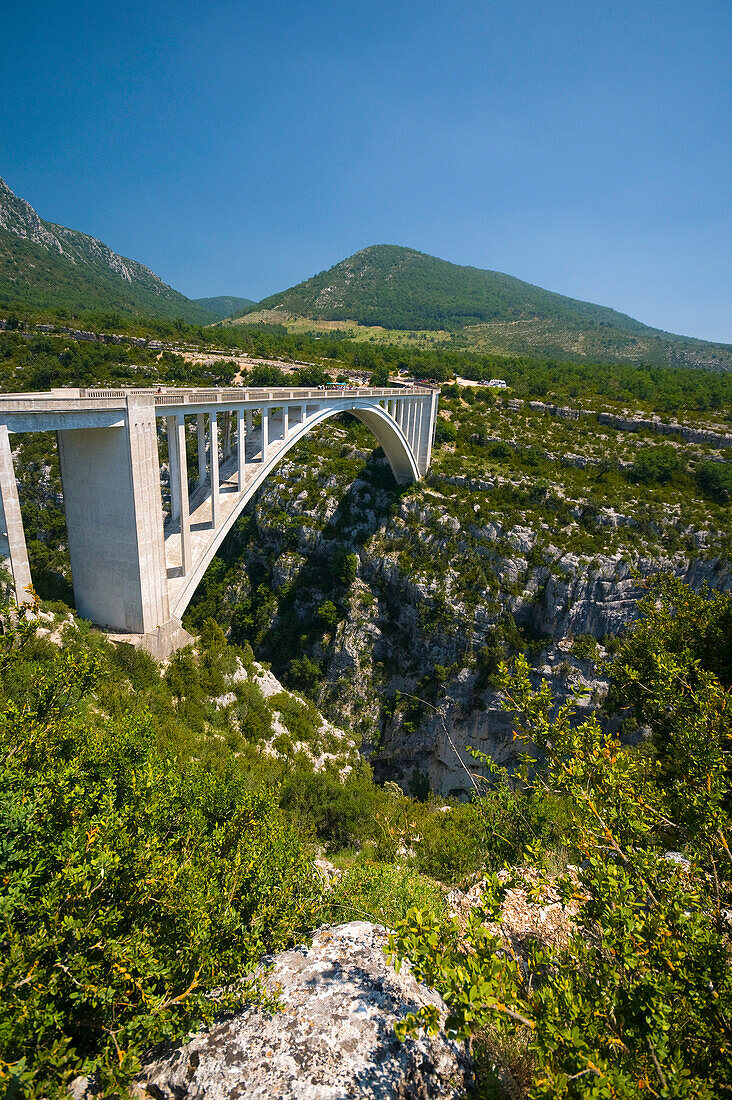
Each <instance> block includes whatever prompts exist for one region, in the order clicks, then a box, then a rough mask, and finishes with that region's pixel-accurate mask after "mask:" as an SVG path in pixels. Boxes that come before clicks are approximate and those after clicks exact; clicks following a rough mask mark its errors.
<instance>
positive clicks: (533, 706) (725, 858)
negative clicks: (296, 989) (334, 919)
mask: <svg viewBox="0 0 732 1100" xmlns="http://www.w3.org/2000/svg"><path fill="white" fill-rule="evenodd" d="M659 583H660V584H661V588H660V589H659V588H657V589H656V590H655V591H654V593H653V597H649V600H648V601H647V603H646V605H645V612H646V619H645V620H644V621H643V623H642V624H639V626H638V627H637V628H636V629H635V631H634V633H633V635H632V636H631V638H630V639H629V640H628V642H627V643H626V649H625V651H624V652H623V648H622V646H621V649H620V651H619V653H618V655H617V657H616V661H617V663H618V664H619V665H620V666H622V667H620V670H619V672H618V676H620V677H622V678H623V679H622V683H623V685H626V684H627V685H636V687H637V698H638V705H639V706H641V700H642V701H643V702H642V707H643V713H644V715H645V716H646V717H648V716H650V717H651V719H653V720H654V721H655V722H656V724H657V729H658V732H661V731H663V736H664V739H665V741H666V743H667V757H668V758H670V759H673V760H674V761H675V762H676V768H675V771H674V778H673V783H672V785H671V789H669V786H668V781H667V775H668V769H666V773H664V769H663V768H662V766H661V764H660V763H659V762H658V761H656V760H654V759H653V757H652V756H650V755H649V754H648V753H647V752H645V751H643V750H634V749H627V748H624V747H623V746H622V745H621V743H620V741H619V739H618V737H617V736H616V735H613V734H610V733H607V732H604V731H603V730H602V728H601V727H600V725H599V723H598V721H597V718H596V716H595V715H592V716H590V717H589V718H585V719H584V720H581V721H580V720H578V717H577V716H576V715H575V714H574V711H573V707H572V705H571V704H565V705H563V706H561V707H559V708H557V707H556V705H555V703H554V700H553V699H552V696H551V693H550V691H549V688H548V687H547V685H546V683H544V684H543V686H542V688H541V689H540V690H539V692H538V693H534V692H533V691H532V689H531V684H530V680H529V670H528V666H527V664H526V661H525V659H524V658H523V657H519V658H518V659H517V661H516V670H515V673H514V674H513V676H511V677H509V676H508V674H507V673H506V678H505V681H504V688H505V690H506V692H507V697H508V704H507V705H508V706H509V707H510V708H511V709H512V710H513V711H514V713H515V714H516V715H517V728H518V731H519V733H520V735H521V737H522V739H523V740H524V741H525V743H526V744H527V745H534V746H536V750H537V752H535V753H533V754H532V755H531V756H527V757H526V764H525V767H524V770H523V772H522V782H523V784H524V787H525V788H526V789H527V790H529V791H534V792H535V793H536V794H537V795H540V796H543V795H544V794H545V793H547V792H550V793H551V794H552V795H553V796H554V797H557V798H560V799H562V801H563V804H564V806H565V808H566V812H567V815H568V816H567V820H566V824H565V842H566V843H568V844H569V846H570V849H571V850H573V852H574V853H575V859H576V862H577V865H578V866H577V869H576V870H574V871H571V872H567V873H566V874H563V875H560V876H559V877H557V878H555V879H554V880H553V885H554V887H555V889H558V890H559V891H560V894H561V896H562V897H563V898H565V899H566V900H569V899H574V901H575V904H576V905H577V906H578V912H577V918H576V920H577V927H578V931H577V932H576V933H575V934H572V935H571V936H570V938H569V942H568V944H567V947H566V948H564V949H559V948H549V947H546V946H540V945H539V944H535V945H534V946H533V947H532V948H531V949H530V951H529V955H528V965H527V968H525V969H523V968H521V967H519V966H518V964H517V963H516V962H515V961H514V960H513V959H512V958H511V957H506V956H505V955H502V954H501V952H500V940H499V938H498V937H497V936H496V935H494V934H493V933H492V932H489V931H488V929H487V928H486V927H485V923H484V922H485V921H486V920H487V919H492V920H497V921H498V922H499V925H500V902H501V898H502V892H503V890H504V889H505V886H502V885H500V884H499V883H498V881H494V884H493V890H492V892H491V891H489V892H488V894H487V898H486V901H485V910H486V911H485V912H484V913H476V914H475V915H474V916H472V917H471V919H470V921H469V923H468V927H467V930H466V931H465V932H462V930H461V929H460V928H459V927H458V925H457V923H456V924H454V925H453V927H452V929H451V931H449V932H448V933H447V934H445V932H444V930H443V931H442V932H441V931H440V930H439V927H438V925H437V923H436V922H435V920H434V918H432V917H431V916H428V915H425V914H424V913H421V912H419V911H415V912H412V913H410V914H409V915H408V917H407V918H406V920H405V921H404V922H403V923H402V924H401V925H400V926H399V928H398V929H397V934H396V936H395V938H394V940H393V947H394V950H395V952H396V955H397V958H398V959H401V958H404V957H409V958H410V959H411V960H412V964H413V967H414V970H415V973H416V974H417V976H418V977H420V978H421V979H422V980H424V981H426V982H427V983H428V984H430V985H434V986H437V987H438V988H440V989H441V990H442V991H443V995H444V996H445V998H446V1000H447V1003H448V1006H449V1016H448V1020H447V1026H448V1028H449V1029H450V1030H452V1031H453V1032H454V1033H455V1034H458V1035H462V1036H466V1035H472V1034H475V1032H476V1031H477V1030H479V1029H480V1028H483V1027H489V1028H490V1029H492V1030H493V1032H494V1033H497V1034H498V1035H501V1034H503V1035H505V1034H507V1033H508V1032H510V1031H513V1030H514V1029H515V1027H516V1026H517V1025H520V1026H521V1027H522V1028H524V1029H526V1030H525V1034H526V1037H527V1045H528V1049H529V1051H530V1054H531V1058H532V1061H533V1077H532V1083H531V1087H530V1090H529V1095H530V1096H531V1097H532V1098H535V1100H539V1098H542V1100H544V1098H546V1100H548V1098H549V1097H568V1098H569V1097H577V1098H580V1097H597V1098H600V1097H610V1096H616V1097H627V1098H628V1100H630V1098H631V1097H635V1096H637V1095H639V1094H640V1093H643V1092H644V1091H645V1090H648V1091H649V1093H650V1094H655V1095H659V1096H665V1097H678V1098H679V1100H681V1098H682V1097H687V1096H692V1095H693V1096H698V1097H704V1098H709V1100H711V1098H712V1097H716V1096H718V1095H720V1093H722V1092H724V1091H728V1090H729V1088H730V1086H732V1070H731V1068H730V1067H732V1040H731V1039H730V1034H729V1029H728V1027H727V1024H726V1021H727V1020H728V1019H729V1014H730V1011H732V972H731V971H730V968H729V958H728V955H729V946H728V941H727V935H726V930H725V916H724V910H725V908H728V907H729V905H730V901H731V900H732V889H731V887H732V856H730V848H729V840H730V826H731V825H732V822H731V821H730V805H731V798H730V796H731V795H732V791H731V789H730V774H731V773H730V752H731V751H732V716H731V715H730V709H729V697H728V695H727V694H726V693H725V691H724V688H723V687H722V685H721V684H720V682H719V680H718V679H717V678H716V677H715V676H714V674H713V673H712V672H711V671H709V670H708V669H705V668H703V667H702V665H701V662H700V660H699V659H698V658H695V657H694V656H693V655H692V653H691V652H690V642H691V636H690V632H691V629H692V623H693V621H694V620H695V619H698V618H699V617H700V616H701V622H700V627H701V633H702V635H703V637H704V638H705V639H707V640H708V639H709V638H711V637H714V636H715V632H716V631H717V630H718V629H720V627H721V623H722V622H726V618H725V616H726V615H727V614H728V612H729V604H728V601H726V600H718V599H714V600H710V599H706V600H705V598H704V597H699V598H697V597H693V600H694V601H697V600H701V601H702V604H703V605H704V606H702V605H700V604H699V603H698V602H697V603H695V605H694V607H693V608H689V609H686V608H684V605H683V595H682V593H683V586H681V585H679V584H678V583H676V584H674V585H671V584H670V582H659ZM664 584H667V585H669V586H667V587H666V588H664V587H663V586H664ZM687 595H688V596H689V597H690V598H691V594H689V593H688V592H687ZM654 613H655V619H654V618H653V614H654ZM659 629H660V633H659V632H658V631H659ZM706 644H707V642H706V641H703V642H702V643H701V649H702V650H703V649H704V646H705V645H706ZM679 699H680V700H681V702H679V703H677V702H675V701H674V700H679ZM537 758H538V759H537ZM539 760H540V761H541V763H539V762H538V761H539ZM670 844H673V845H674V846H675V847H677V848H681V849H682V850H683V851H684V853H685V856H686V857H687V859H688V861H689V862H688V870H687V869H686V865H685V864H683V863H679V862H678V861H677V860H675V859H669V858H666V857H665V855H664V852H665V849H666V847H667V846H669V845H670ZM545 856H546V852H545V851H544V850H543V848H542V846H541V845H539V844H535V843H534V844H532V845H530V846H529V848H528V851H527V857H528V858H529V859H530V860H531V861H532V863H534V864H535V865H538V864H541V862H542V860H543V858H545ZM583 928H584V929H587V930H588V931H587V932H586V933H583V932H582V931H580V930H581V929H583ZM436 1023H437V1021H436V1019H435V1018H434V1013H432V1012H431V1011H430V1010H424V1009H423V1010H421V1012H420V1013H418V1014H416V1015H413V1016H411V1017H409V1018H408V1019H407V1020H406V1021H405V1023H404V1024H403V1025H400V1030H401V1033H402V1034H405V1033H408V1032H413V1031H415V1030H416V1029H418V1028H419V1027H420V1026H424V1027H427V1028H428V1029H430V1030H434V1028H435V1027H436Z"/></svg>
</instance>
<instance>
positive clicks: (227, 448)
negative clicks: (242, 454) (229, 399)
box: [221, 409, 231, 462]
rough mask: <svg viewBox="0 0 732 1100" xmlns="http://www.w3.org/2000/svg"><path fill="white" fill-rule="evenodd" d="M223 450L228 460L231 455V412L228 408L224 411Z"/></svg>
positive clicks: (222, 427) (222, 428)
mask: <svg viewBox="0 0 732 1100" xmlns="http://www.w3.org/2000/svg"><path fill="white" fill-rule="evenodd" d="M221 452H222V455H223V459H224V462H226V460H227V458H229V457H230V455H231V413H230V412H229V410H228V409H227V410H226V411H225V412H224V413H222V424H221Z"/></svg>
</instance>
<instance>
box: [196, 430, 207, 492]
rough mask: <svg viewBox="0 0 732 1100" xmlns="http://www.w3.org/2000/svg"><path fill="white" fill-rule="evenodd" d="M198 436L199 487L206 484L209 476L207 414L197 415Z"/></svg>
mask: <svg viewBox="0 0 732 1100" xmlns="http://www.w3.org/2000/svg"><path fill="white" fill-rule="evenodd" d="M196 436H197V438H198V487H199V489H200V487H201V486H202V485H205V484H206V477H207V475H208V470H207V465H208V464H207V462H206V414H205V413H197V414H196Z"/></svg>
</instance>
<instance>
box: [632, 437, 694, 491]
mask: <svg viewBox="0 0 732 1100" xmlns="http://www.w3.org/2000/svg"><path fill="white" fill-rule="evenodd" d="M682 469H683V462H682V461H681V457H680V455H679V452H678V450H677V448H676V447H674V446H673V445H672V444H671V443H663V444H661V445H660V446H659V445H657V446H652V447H641V448H640V450H639V451H638V453H637V455H636V458H635V461H634V463H633V466H632V468H631V476H632V477H633V478H634V479H635V480H636V481H641V482H643V483H645V484H653V483H654V482H657V483H659V484H664V483H665V482H668V481H671V480H672V479H673V478H674V477H675V476H676V475H677V474H678V473H679V472H680V471H681V470H682Z"/></svg>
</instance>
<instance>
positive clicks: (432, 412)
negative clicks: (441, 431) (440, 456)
mask: <svg viewBox="0 0 732 1100" xmlns="http://www.w3.org/2000/svg"><path fill="white" fill-rule="evenodd" d="M438 397H439V394H438V392H437V390H433V391H432V397H431V398H430V402H429V429H428V432H427V448H426V453H425V459H424V473H426V472H427V470H429V467H430V462H431V461H432V445H433V443H434V441H435V431H436V429H437V400H438Z"/></svg>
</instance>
